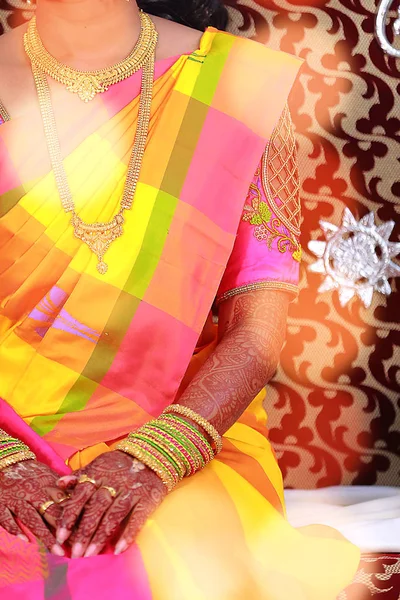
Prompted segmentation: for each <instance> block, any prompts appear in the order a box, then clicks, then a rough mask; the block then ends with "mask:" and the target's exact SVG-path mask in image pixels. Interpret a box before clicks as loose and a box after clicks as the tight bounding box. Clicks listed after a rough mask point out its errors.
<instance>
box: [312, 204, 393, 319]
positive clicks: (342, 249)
mask: <svg viewBox="0 0 400 600" xmlns="http://www.w3.org/2000/svg"><path fill="white" fill-rule="evenodd" d="M319 224H320V227H321V229H322V231H323V232H324V234H325V239H326V242H323V241H317V240H313V241H311V242H308V248H309V250H310V251H311V252H312V253H313V254H315V256H317V258H318V260H317V261H316V262H315V263H313V264H311V265H310V266H309V267H308V269H309V270H310V271H312V272H314V273H321V274H322V275H325V279H324V281H323V282H322V284H321V285H320V287H319V289H318V291H319V292H327V291H329V290H337V291H338V293H339V301H340V304H341V306H345V305H346V304H347V303H348V302H349V301H350V300H351V299H352V298H353V297H354V296H358V297H359V298H360V300H361V301H362V303H363V304H364V306H365V308H369V307H370V306H371V302H372V296H373V294H374V291H376V292H380V293H381V294H385V295H386V296H389V295H390V294H391V292H392V290H391V287H390V284H389V281H388V278H389V277H399V276H400V266H398V265H396V264H395V263H394V262H392V261H391V259H392V258H394V257H395V256H397V254H399V253H400V243H395V242H389V237H390V234H391V233H392V231H393V227H394V222H393V221H387V222H386V223H382V225H376V224H375V217H374V213H372V212H371V213H368V214H367V215H365V216H364V217H362V218H361V219H360V220H359V221H357V220H356V219H355V217H354V216H353V214H352V213H351V211H350V210H349V209H348V208H345V210H344V213H343V217H342V223H341V225H340V226H339V227H337V226H336V225H333V224H332V223H329V222H327V221H320V222H319Z"/></svg>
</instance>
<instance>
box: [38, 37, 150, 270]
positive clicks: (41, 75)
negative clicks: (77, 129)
mask: <svg viewBox="0 0 400 600" xmlns="http://www.w3.org/2000/svg"><path fill="white" fill-rule="evenodd" d="M154 57H155V49H154V51H153V52H152V53H151V54H150V56H149V57H148V59H147V61H146V62H145V63H144V64H143V71H142V88H141V93H140V101H139V112H138V124H137V129H136V133H135V140H134V143H133V148H132V153H131V157H130V160H129V165H128V172H127V177H126V182H125V186H124V191H123V194H122V199H121V205H120V210H119V211H118V213H117V214H116V215H115V216H114V218H113V219H112V220H111V221H110V222H108V223H85V222H84V221H83V220H82V219H81V218H80V217H78V215H77V214H76V212H75V204H74V201H73V198H72V193H71V190H70V187H69V185H68V180H67V174H66V172H65V169H64V165H63V160H62V155H61V148H60V141H59V139H58V135H57V127H56V121H55V116H54V111H53V106H52V103H51V95H50V88H49V84H48V81H47V77H46V73H45V72H43V71H42V70H41V69H40V68H39V67H38V66H37V65H36V64H35V63H33V62H32V72H33V77H34V81H35V85H36V90H37V94H38V98H39V105H40V112H41V115H42V120H43V127H44V132H45V137H46V142H47V147H48V150H49V155H50V162H51V166H52V169H53V172H54V177H55V180H56V185H57V189H58V192H59V195H60V199H61V203H62V206H63V208H64V210H65V212H66V213H72V216H71V224H72V226H73V228H74V234H75V236H76V237H77V238H79V239H80V240H82V241H83V242H84V243H85V244H87V246H88V247H89V248H90V250H91V251H92V252H93V253H94V254H95V255H96V256H97V260H98V263H97V270H98V271H99V273H100V274H102V275H103V274H104V273H106V272H107V269H108V265H107V264H106V263H105V262H104V255H105V253H106V252H107V250H108V249H109V247H110V246H111V244H112V242H113V241H114V240H116V239H117V238H119V237H120V236H121V235H122V234H123V228H122V225H123V223H124V216H123V213H124V211H125V210H129V209H130V208H131V207H132V203H133V199H134V195H135V192H136V187H137V183H138V180H139V174H140V169H141V166H142V162H143V155H144V150H145V146H146V141H147V136H148V131H149V123H150V111H151V102H152V95H153V79H154Z"/></svg>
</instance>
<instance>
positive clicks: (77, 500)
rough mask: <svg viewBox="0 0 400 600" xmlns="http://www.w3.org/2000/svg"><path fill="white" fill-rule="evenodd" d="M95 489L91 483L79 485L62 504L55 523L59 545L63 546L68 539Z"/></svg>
mask: <svg viewBox="0 0 400 600" xmlns="http://www.w3.org/2000/svg"><path fill="white" fill-rule="evenodd" d="M96 489H97V488H96V486H95V485H94V484H93V483H90V482H86V483H80V484H78V485H77V486H76V488H75V489H74V490H73V492H72V493H71V496H70V498H69V499H68V500H66V501H65V502H64V503H63V511H62V515H61V517H60V519H59V521H58V523H57V525H58V528H57V541H58V543H59V544H63V543H64V542H65V541H66V540H67V539H68V538H69V536H70V535H71V532H72V530H73V528H74V527H75V525H76V522H77V520H78V518H79V516H80V514H81V512H82V510H83V507H84V506H85V504H86V502H87V501H88V500H89V499H90V498H91V497H92V496H93V494H94V493H95V491H96Z"/></svg>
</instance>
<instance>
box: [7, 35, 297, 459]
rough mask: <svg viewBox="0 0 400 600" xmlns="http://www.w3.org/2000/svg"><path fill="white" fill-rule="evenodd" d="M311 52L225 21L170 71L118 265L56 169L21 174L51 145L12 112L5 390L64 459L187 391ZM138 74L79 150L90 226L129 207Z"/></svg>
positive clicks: (81, 200)
mask: <svg viewBox="0 0 400 600" xmlns="http://www.w3.org/2000/svg"><path fill="white" fill-rule="evenodd" d="M300 64H301V61H300V60H299V59H297V58H295V57H292V56H289V55H286V54H283V53H280V52H275V51H272V50H269V49H268V48H265V47H264V46H262V45H260V44H258V43H256V42H251V41H249V40H244V39H240V38H237V37H235V36H232V35H230V34H227V33H221V32H219V31H217V30H215V29H212V28H210V29H208V30H207V32H206V33H205V34H204V36H203V38H202V43H201V46H200V48H199V50H198V51H197V52H195V53H192V54H191V55H189V56H183V57H180V58H179V59H178V60H177V61H176V63H174V65H173V66H172V67H171V69H168V70H167V71H166V72H165V73H164V74H163V75H161V76H160V77H159V78H158V79H156V81H155V91H154V102H153V107H152V116H151V121H150V133H149V139H148V143H147V146H146V152H145V156H144V161H143V166H142V170H141V175H140V179H139V183H138V187H137V192H136V195H135V199H134V204H133V208H132V210H131V211H129V212H128V213H126V224H125V227H124V235H123V236H122V237H121V238H120V239H118V240H117V241H116V242H114V243H113V245H112V246H111V248H110V249H109V251H108V252H107V262H108V264H109V271H108V272H107V273H106V274H105V275H99V274H98V272H97V270H96V258H95V257H94V256H93V255H92V254H91V252H90V251H89V250H88V248H87V247H86V246H85V245H84V244H82V243H81V242H80V241H79V240H78V239H76V238H75V237H74V236H73V230H72V227H71V226H70V224H69V217H68V216H67V215H66V214H65V213H63V211H62V209H61V205H60V200H59V197H58V193H57V190H56V187H55V183H54V177H53V175H52V173H47V174H42V175H41V176H38V177H36V178H32V179H30V180H29V181H25V180H24V178H23V176H22V175H21V173H23V169H24V168H25V167H26V160H28V161H29V160H31V161H34V160H36V158H37V156H38V155H39V154H40V151H41V150H40V147H39V145H36V151H35V152H34V148H33V146H31V151H32V154H31V155H30V156H28V157H27V156H26V149H25V151H24V153H22V152H20V153H18V152H17V151H16V149H15V140H13V121H12V120H11V121H10V122H9V123H5V124H4V125H2V126H1V128H0V152H1V154H0V166H1V169H3V173H4V176H3V182H2V184H0V185H1V188H0V190H1V191H0V194H1V195H0V365H1V366H0V397H3V398H5V400H6V401H7V402H8V403H9V404H10V405H11V406H12V407H13V408H14V409H15V411H16V412H17V413H18V414H19V415H20V416H22V418H23V419H24V420H25V422H26V423H28V424H29V425H30V426H31V427H32V428H33V429H34V431H36V432H37V433H39V434H40V435H41V436H43V437H44V438H45V439H46V441H47V442H48V443H49V444H51V445H52V447H53V448H54V449H56V451H57V452H58V453H59V454H60V455H61V456H62V457H64V458H68V457H69V456H71V455H72V454H74V453H75V452H76V451H77V450H78V449H81V448H85V447H87V446H91V445H94V444H97V443H101V442H104V441H107V440H114V439H116V438H118V437H121V436H123V435H125V434H126V433H127V432H128V431H129V430H131V429H132V427H133V426H138V425H140V424H142V423H143V422H145V421H147V420H148V419H149V418H151V417H152V416H156V415H158V414H159V413H160V412H161V411H162V410H163V408H164V407H165V406H166V405H168V404H170V403H171V402H172V401H173V400H174V398H175V396H176V393H177V391H178V389H179V385H180V383H181V381H182V378H183V376H184V374H185V371H186V370H187V367H188V365H189V362H190V360H191V357H192V355H193V351H194V348H195V346H196V342H197V340H198V338H199V335H200V333H201V331H202V329H203V326H204V323H205V321H206V319H207V315H208V314H209V311H210V308H211V305H212V302H213V300H214V298H215V295H216V291H217V289H218V286H219V283H220V281H221V277H222V275H223V272H224V269H225V267H226V264H227V261H228V259H229V256H230V253H231V251H232V247H233V244H234V241H235V235H236V232H237V229H238V224H239V221H240V217H241V214H242V210H243V204H244V201H245V198H246V195H247V191H248V189H249V185H250V182H251V180H252V177H253V174H254V171H255V169H256V167H257V164H258V162H259V160H260V156H261V155H262V153H263V151H264V148H265V145H266V143H267V141H268V138H269V136H270V135H271V132H272V130H273V128H274V126H275V125H276V123H277V121H278V119H279V116H280V114H281V112H282V110H283V107H284V104H285V102H286V99H287V95H288V93H289V90H290V87H291V85H292V83H293V81H294V79H295V77H296V74H297V71H298V69H299V66H300ZM123 83H124V86H125V87H124V88H123V89H124V90H125V92H124V93H125V94H126V98H127V102H126V105H124V106H123V107H122V108H121V109H120V110H118V111H117V112H116V114H114V115H112V116H111V117H110V118H109V119H108V120H107V121H106V122H105V123H104V124H103V125H102V126H100V127H99V128H98V129H97V130H96V131H95V132H94V133H92V134H90V135H89V136H88V137H87V138H85V139H84V141H83V142H81V143H80V144H79V145H78V146H77V147H76V148H75V149H74V150H73V151H71V152H70V154H68V155H67V156H66V158H65V161H64V164H65V168H66V172H67V175H68V180H69V183H70V187H71V190H72V193H73V197H74V201H75V205H76V208H77V212H78V214H79V215H80V216H81V218H82V219H83V220H85V221H87V222H92V221H108V220H110V219H111V218H112V216H113V215H114V214H115V213H116V212H117V210H118V205H119V201H120V198H121V194H122V188H123V184H124V179H125V176H126V170H127V164H128V160H129V153H130V150H131V146H132V140H133V137H134V132H135V126H136V119H137V111H138V98H137V97H135V98H133V99H132V95H131V96H130V99H129V87H128V86H129V81H128V83H127V82H123ZM118 85H122V84H118ZM132 86H133V89H134V86H135V84H134V80H132ZM120 89H122V88H120ZM130 93H131V94H132V91H131V92H130ZM107 94H108V92H107ZM107 94H105V102H107ZM15 131H18V123H16V124H15ZM64 133H65V132H64ZM65 135H66V134H65ZM61 141H62V140H61ZM43 151H45V149H44V150H43ZM28 397H29V399H30V402H29V404H28V403H27V402H26V399H27V398H28ZM110 410H111V412H112V419H110Z"/></svg>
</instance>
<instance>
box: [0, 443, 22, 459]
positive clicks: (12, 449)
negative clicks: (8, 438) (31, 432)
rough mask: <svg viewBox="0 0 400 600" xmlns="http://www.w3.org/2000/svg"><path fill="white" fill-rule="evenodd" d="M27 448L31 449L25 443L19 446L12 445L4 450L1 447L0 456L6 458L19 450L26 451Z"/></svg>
mask: <svg viewBox="0 0 400 600" xmlns="http://www.w3.org/2000/svg"><path fill="white" fill-rule="evenodd" d="M26 450H29V448H28V447H27V446H25V444H24V445H19V446H10V447H9V448H4V449H3V450H1V448H0V458H5V457H6V456H10V455H12V454H17V453H18V452H24V451H26Z"/></svg>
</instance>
